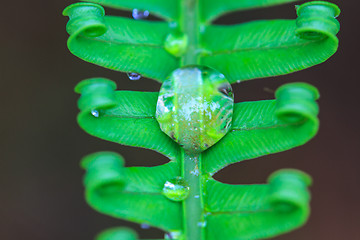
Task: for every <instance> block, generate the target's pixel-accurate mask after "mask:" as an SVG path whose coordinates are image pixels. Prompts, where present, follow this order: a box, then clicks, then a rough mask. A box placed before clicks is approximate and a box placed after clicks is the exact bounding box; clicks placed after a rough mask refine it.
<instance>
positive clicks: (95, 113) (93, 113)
mask: <svg viewBox="0 0 360 240" xmlns="http://www.w3.org/2000/svg"><path fill="white" fill-rule="evenodd" d="M91 115H93V116H94V117H99V116H100V114H99V111H98V110H91Z"/></svg>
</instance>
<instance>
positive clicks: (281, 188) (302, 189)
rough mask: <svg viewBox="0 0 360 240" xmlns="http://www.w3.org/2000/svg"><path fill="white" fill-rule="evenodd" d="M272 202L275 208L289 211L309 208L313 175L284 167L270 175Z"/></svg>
mask: <svg viewBox="0 0 360 240" xmlns="http://www.w3.org/2000/svg"><path fill="white" fill-rule="evenodd" d="M268 181H269V183H270V189H271V190H270V191H271V193H270V203H271V205H272V206H273V207H274V209H275V210H277V211H280V212H288V211H292V210H296V209H299V208H300V209H307V208H308V205H309V201H310V193H309V191H308V189H307V187H308V186H310V185H311V182H312V180H311V177H310V176H309V175H308V174H306V173H304V172H302V171H299V170H295V169H282V170H279V171H276V172H275V173H273V174H272V175H270V177H269V180H268Z"/></svg>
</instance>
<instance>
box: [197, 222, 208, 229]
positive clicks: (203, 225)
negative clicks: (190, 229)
mask: <svg viewBox="0 0 360 240" xmlns="http://www.w3.org/2000/svg"><path fill="white" fill-rule="evenodd" d="M197 225H198V227H202V228H204V227H206V221H201V222H198V224H197Z"/></svg>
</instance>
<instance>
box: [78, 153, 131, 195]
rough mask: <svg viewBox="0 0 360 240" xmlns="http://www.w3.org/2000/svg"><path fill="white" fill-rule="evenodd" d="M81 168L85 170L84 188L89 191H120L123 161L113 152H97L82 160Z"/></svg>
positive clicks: (122, 186)
mask: <svg viewBox="0 0 360 240" xmlns="http://www.w3.org/2000/svg"><path fill="white" fill-rule="evenodd" d="M81 166H82V167H83V168H85V169H86V171H87V172H86V175H85V179H84V183H85V186H86V187H87V188H89V189H97V190H98V191H100V190H101V192H102V193H104V194H105V193H111V192H113V191H116V190H122V189H123V188H124V186H125V179H123V168H124V159H123V158H122V157H121V156H120V155H119V154H116V153H113V152H98V153H94V154H90V155H88V156H86V157H85V158H83V160H82V161H81Z"/></svg>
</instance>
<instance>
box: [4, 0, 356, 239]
mask: <svg viewBox="0 0 360 240" xmlns="http://www.w3.org/2000/svg"><path fill="white" fill-rule="evenodd" d="M129 1H131V0H129ZM333 2H335V3H337V4H338V5H339V6H340V7H341V9H342V15H341V16H340V17H339V20H340V22H341V24H342V29H341V32H340V33H339V35H338V36H339V38H340V47H339V51H338V52H337V53H336V54H335V55H334V56H333V57H332V58H331V59H330V60H328V61H327V62H326V63H323V64H321V65H319V66H315V67H313V68H310V69H308V70H304V71H301V72H298V73H294V74H291V75H286V76H281V77H276V78H268V79H261V80H253V81H249V82H244V83H241V84H238V85H235V86H234V92H235V95H236V101H244V100H261V99H270V98H273V94H272V93H271V90H275V89H276V88H277V87H278V86H280V85H281V84H283V83H286V82H290V81H305V82H309V83H312V84H313V85H315V86H317V87H318V88H319V90H320V92H321V99H320V101H319V103H320V109H321V113H320V119H321V129H320V131H319V133H318V135H317V136H316V137H315V138H314V139H313V140H312V141H310V142H309V143H308V144H306V145H304V146H302V147H299V148H296V149H293V150H291V151H287V152H283V153H278V154H274V155H271V156H266V157H263V158H259V159H254V160H251V161H247V162H243V163H238V164H235V165H232V166H230V167H228V168H225V169H224V170H222V171H221V172H219V173H218V174H217V175H216V178H217V179H220V180H222V181H225V182H228V183H260V182H264V181H265V180H266V178H267V176H268V175H269V174H270V173H272V172H273V171H275V170H277V169H280V168H288V167H292V168H298V169H301V170H304V171H306V172H308V173H310V174H311V175H312V176H313V178H314V185H313V187H312V189H311V190H312V194H313V200H312V216H311V218H310V220H309V222H308V223H307V225H306V226H305V227H303V228H301V229H299V230H296V231H294V232H292V233H289V234H286V235H283V236H281V237H278V238H276V239H282V240H285V239H292V240H300V239H309V240H313V239H321V240H322V239H328V240H335V239H348V240H353V239H354V240H355V239H360V234H359V232H360V231H359V226H360V220H359V216H360V211H359V210H360V207H359V203H360V193H359V183H360V177H359V170H360V161H359V160H360V159H359V153H360V144H359V143H360V140H359V134H360V127H359V116H360V113H359V107H358V105H359V101H358V99H359V95H360V92H359V83H358V77H357V73H358V70H359V61H358V55H359V52H358V50H359V45H358V43H357V42H358V37H359V29H358V25H359V21H358V17H359V16H358V15H359V13H358V9H359V7H360V4H359V2H358V1H356V0H344V1H340V0H338V1H333ZM71 3H73V1H69V0H51V1H49V0H38V1H28V0H19V1H4V2H2V5H1V10H2V11H1V17H0V18H1V19H0V20H1V21H0V26H1V28H0V29H1V38H0V47H1V53H0V56H1V62H0V74H1V75H0V77H1V78H0V79H1V81H0V84H1V88H0V89H1V91H2V93H1V95H0V97H1V125H0V126H1V130H0V134H1V140H0V141H1V144H0V147H1V149H0V154H1V159H0V189H1V191H0V239H1V240H10V239H11V240H13V239H16V240H21V239H29V240H45V239H52V240H60V239H61V240H63V239H78V240H87V239H92V238H93V237H94V235H95V234H96V233H98V232H99V231H101V230H104V229H106V228H108V227H112V226H120V225H125V224H126V225H129V226H131V227H132V228H134V229H135V230H137V231H138V232H139V234H140V236H141V237H142V238H155V237H158V238H159V237H161V236H162V235H163V233H162V232H161V231H159V230H156V229H150V230H141V229H140V227H139V226H138V225H137V224H132V223H126V222H124V221H120V220H117V219H112V218H110V217H107V216H104V215H102V214H99V213H97V212H95V211H94V210H92V209H91V208H90V207H88V206H87V204H86V203H85V201H84V198H83V186H82V176H83V171H82V170H81V169H80V167H79V160H80V159H81V157H82V156H84V155H86V154H88V153H92V152H95V151H100V150H114V151H117V152H119V153H121V154H122V155H123V156H124V157H125V159H126V160H127V165H128V166H139V165H145V166H152V165H157V164H161V163H164V162H166V158H165V157H163V156H161V155H159V154H157V153H155V152H152V151H148V150H143V149H137V148H131V147H124V146H118V145H116V144H113V143H109V142H105V141H102V140H100V139H97V138H94V137H91V136H89V135H87V134H86V133H84V132H83V131H82V130H81V129H80V128H79V127H78V126H77V123H76V115H77V113H78V110H77V107H76V101H77V98H78V96H77V95H76V94H75V93H74V92H73V87H74V86H75V84H76V83H77V82H79V81H80V80H83V79H85V78H89V77H97V76H101V77H108V78H110V79H112V80H114V81H116V82H117V84H118V88H119V89H122V90H144V91H158V89H159V87H160V84H158V83H156V82H155V81H150V80H147V79H141V80H139V81H130V80H128V79H127V77H126V75H125V74H123V73H118V72H113V71H110V70H107V69H103V68H101V67H97V66H94V65H92V64H89V63H86V62H84V61H82V60H79V59H78V58H76V57H75V56H72V55H71V54H70V53H69V51H68V50H67V48H66V40H67V37H68V35H67V33H66V32H65V25H66V22H67V18H65V17H62V16H61V12H62V10H63V9H64V8H65V7H66V6H67V5H69V4H71ZM107 10H108V9H107ZM108 13H111V14H125V15H126V16H130V13H128V12H120V11H114V10H108ZM295 17H296V15H295V11H294V4H288V5H284V6H281V7H273V8H268V9H261V10H253V11H247V12H242V13H236V14H231V15H229V16H226V17H223V18H222V19H220V20H219V21H218V22H220V23H237V22H243V21H249V20H253V19H259V18H262V19H270V18H295Z"/></svg>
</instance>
